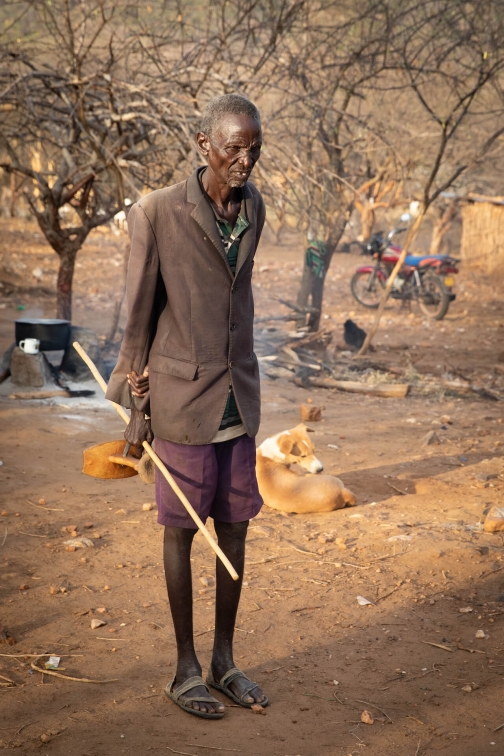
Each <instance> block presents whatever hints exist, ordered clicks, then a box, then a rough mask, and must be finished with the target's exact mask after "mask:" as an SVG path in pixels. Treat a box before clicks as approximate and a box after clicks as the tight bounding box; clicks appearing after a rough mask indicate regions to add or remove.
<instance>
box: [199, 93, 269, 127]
mask: <svg viewBox="0 0 504 756" xmlns="http://www.w3.org/2000/svg"><path fill="white" fill-rule="evenodd" d="M227 115H243V116H249V118H253V119H255V120H256V121H257V122H258V123H259V124H260V123H261V116H260V115H259V111H258V109H257V108H256V106H255V105H254V103H253V102H250V100H247V98H246V97H242V95H238V94H226V95H221V96H220V97H214V99H213V100H210V102H209V103H208V105H207V106H206V108H205V110H204V111H203V116H202V118H201V126H200V130H201V131H202V132H203V134H206V135H207V136H211V135H212V134H213V133H214V131H215V129H216V127H217V126H218V124H219V121H221V120H222V119H223V118H224V117H225V116H227Z"/></svg>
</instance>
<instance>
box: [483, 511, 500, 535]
mask: <svg viewBox="0 0 504 756" xmlns="http://www.w3.org/2000/svg"><path fill="white" fill-rule="evenodd" d="M483 530H484V531H485V533H499V532H501V531H503V530H504V507H492V508H491V510H490V511H489V513H488V514H487V516H486V519H485V524H484V525H483Z"/></svg>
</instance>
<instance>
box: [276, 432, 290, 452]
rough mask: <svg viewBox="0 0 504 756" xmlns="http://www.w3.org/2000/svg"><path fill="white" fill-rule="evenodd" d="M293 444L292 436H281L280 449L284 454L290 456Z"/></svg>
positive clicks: (279, 440)
mask: <svg viewBox="0 0 504 756" xmlns="http://www.w3.org/2000/svg"><path fill="white" fill-rule="evenodd" d="M293 444H294V441H293V440H292V436H280V438H279V439H278V448H279V450H280V451H281V452H282V454H290V453H291V451H292V446H293Z"/></svg>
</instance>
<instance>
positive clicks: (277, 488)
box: [256, 423, 356, 514]
mask: <svg viewBox="0 0 504 756" xmlns="http://www.w3.org/2000/svg"><path fill="white" fill-rule="evenodd" d="M308 430H309V429H308V428H307V427H306V426H305V425H303V423H300V424H299V425H297V426H296V427H295V428H291V429H290V430H287V431H283V432H282V433H277V434H276V435H275V436H271V438H267V439H266V440H265V441H263V442H262V444H261V445H260V446H259V447H258V449H257V455H256V459H257V468H256V469H257V481H258V483H259V491H260V492H261V496H262V497H263V499H264V503H265V504H267V506H268V507H272V508H273V509H279V510H280V511H281V512H295V513H297V514H308V513H311V512H332V511H333V510H334V509H342V508H343V507H346V506H353V505H354V504H355V502H356V498H355V495H354V494H353V493H352V492H351V491H349V490H348V488H345V486H344V485H343V483H342V481H341V480H339V478H335V477H334V476H332V475H319V474H318V473H320V472H321V471H322V470H323V469H324V466H323V464H322V462H321V461H320V460H319V459H317V457H316V456H315V454H314V452H315V447H314V445H313V443H312V441H311V439H310V437H309V436H308ZM294 463H296V464H298V465H300V466H301V467H303V468H304V469H305V470H307V471H308V473H310V474H308V475H300V474H298V473H295V472H294V471H293V470H291V469H290V466H291V465H292V464H294Z"/></svg>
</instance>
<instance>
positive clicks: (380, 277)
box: [350, 228, 460, 320]
mask: <svg viewBox="0 0 504 756" xmlns="http://www.w3.org/2000/svg"><path fill="white" fill-rule="evenodd" d="M406 230H407V229H406V228H395V229H394V230H393V231H391V232H390V233H389V234H388V235H387V237H386V238H384V237H383V233H382V232H378V233H376V234H373V236H372V237H371V240H370V242H369V243H368V244H365V245H362V248H363V249H362V253H363V254H368V255H371V256H372V257H373V259H374V260H375V261H376V262H375V264H374V265H362V266H360V267H359V268H357V270H356V271H355V273H354V274H353V276H352V280H351V281H350V288H351V290H352V294H353V296H354V297H355V299H356V300H357V302H359V304H361V305H363V306H364V307H369V308H373V309H376V308H377V307H378V305H379V303H380V299H381V296H382V292H383V290H384V289H385V284H386V283H387V279H388V277H389V276H390V274H391V272H392V269H393V268H394V266H395V264H396V262H397V260H398V258H399V255H400V254H401V247H398V246H397V245H395V244H392V238H393V237H394V236H395V235H396V234H400V233H403V232H404V231H406ZM459 262H460V260H457V259H456V258H454V257H450V256H449V255H423V256H421V257H417V256H414V255H406V258H405V260H404V263H403V265H402V267H401V268H400V270H399V273H398V274H397V276H396V277H395V279H394V283H393V285H392V290H391V292H390V295H389V296H390V298H391V299H400V300H402V301H403V302H405V301H412V300H416V301H417V302H418V305H419V307H420V309H421V311H422V312H423V313H424V315H427V317H429V318H433V319H434V320H442V319H443V318H444V316H445V315H446V313H447V312H448V308H449V306H450V302H453V301H454V299H455V297H456V295H455V293H454V292H453V287H454V285H455V279H454V278H453V276H454V274H456V273H458V268H457V263H459Z"/></svg>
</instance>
